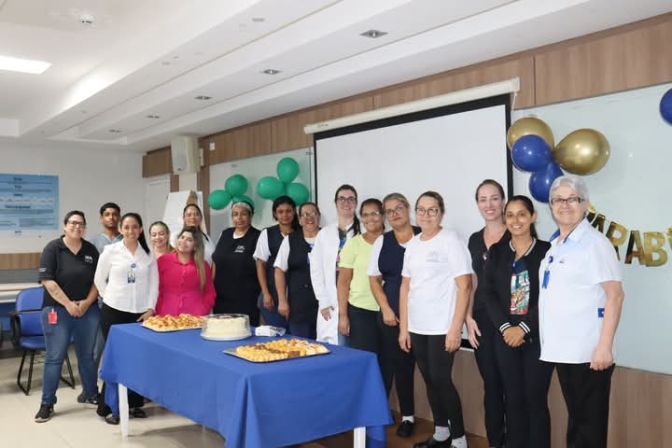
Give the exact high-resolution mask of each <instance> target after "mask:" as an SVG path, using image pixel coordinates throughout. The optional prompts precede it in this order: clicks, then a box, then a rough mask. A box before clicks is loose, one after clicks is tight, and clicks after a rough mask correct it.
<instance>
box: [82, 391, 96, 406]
mask: <svg viewBox="0 0 672 448" xmlns="http://www.w3.org/2000/svg"><path fill="white" fill-rule="evenodd" d="M77 403H82V404H87V405H91V406H98V396H95V397H92V398H86V397H84V391H82V393H81V394H79V395H78V396H77Z"/></svg>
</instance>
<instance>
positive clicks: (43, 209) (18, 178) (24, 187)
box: [0, 174, 60, 234]
mask: <svg viewBox="0 0 672 448" xmlns="http://www.w3.org/2000/svg"><path fill="white" fill-rule="evenodd" d="M59 228H60V222H59V216H58V176H42V175H33V174H0V231H11V232H15V233H18V234H20V233H21V232H25V231H29V230H58V229H59Z"/></svg>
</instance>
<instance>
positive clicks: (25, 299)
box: [16, 286, 44, 313]
mask: <svg viewBox="0 0 672 448" xmlns="http://www.w3.org/2000/svg"><path fill="white" fill-rule="evenodd" d="M43 297H44V288H43V287H42V286H36V287H34V288H26V289H24V290H22V291H21V292H19V294H18V295H17V296H16V311H17V312H19V313H22V312H24V311H34V310H41V309H42V298H43Z"/></svg>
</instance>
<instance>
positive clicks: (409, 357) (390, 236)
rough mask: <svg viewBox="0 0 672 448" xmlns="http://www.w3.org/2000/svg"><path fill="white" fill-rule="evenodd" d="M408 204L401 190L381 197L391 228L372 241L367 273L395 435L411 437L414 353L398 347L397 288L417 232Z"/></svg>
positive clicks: (382, 370) (413, 422)
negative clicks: (392, 399) (393, 403)
mask: <svg viewBox="0 0 672 448" xmlns="http://www.w3.org/2000/svg"><path fill="white" fill-rule="evenodd" d="M409 208H410V205H409V203H408V200H407V199H406V197H405V196H404V195H402V194H400V193H391V194H388V195H387V196H385V199H383V209H384V212H385V217H386V218H387V222H388V224H389V225H390V226H391V227H392V230H390V231H389V232H386V233H385V234H384V235H382V236H380V237H378V239H376V241H375V243H373V249H372V250H371V258H370V260H369V267H368V272H367V274H368V275H369V284H370V286H371V292H372V293H373V296H374V297H375V299H376V302H377V303H378V306H379V307H380V313H379V314H378V328H379V331H380V336H381V344H380V357H379V360H380V372H381V374H382V376H383V383H384V384H385V392H386V394H387V395H389V394H390V390H392V381H393V380H394V383H395V386H396V390H397V398H398V399H399V410H400V411H401V424H400V425H399V427H398V428H397V436H399V437H410V436H411V434H412V433H413V428H414V426H415V417H414V414H415V404H414V399H413V375H414V373H415V356H414V355H413V352H412V351H409V352H405V351H402V350H401V349H400V347H399V288H400V287H401V268H402V266H403V264H404V252H405V251H406V246H407V245H408V242H409V241H410V240H411V239H412V238H413V237H414V236H415V235H417V234H418V233H420V228H419V227H414V226H412V225H411V221H410V216H409V213H410V211H409Z"/></svg>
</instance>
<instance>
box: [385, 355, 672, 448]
mask: <svg viewBox="0 0 672 448" xmlns="http://www.w3.org/2000/svg"><path fill="white" fill-rule="evenodd" d="M453 381H454V382H455V386H456V387H457V390H458V391H459V393H460V398H461V400H462V413H463V415H464V424H465V429H466V430H467V432H469V433H471V434H476V435H480V436H485V425H484V411H483V382H482V380H481V376H480V374H479V373H478V367H477V366H476V360H475V358H474V355H473V353H471V352H467V351H460V352H458V353H457V354H456V356H455V364H454V366H453ZM670 397H672V376H670V375H664V374H660V373H651V372H644V371H641V370H635V369H627V368H623V367H617V368H616V370H615V371H614V375H613V377H612V385H611V410H610V415H609V448H630V447H634V446H636V447H652V448H653V447H661V448H662V447H672V425H670V422H672V400H670ZM548 404H549V409H550V412H551V437H552V447H553V448H565V445H566V444H565V436H566V431H567V408H566V406H565V402H564V399H563V398H562V391H561V390H560V383H559V382H558V378H557V375H555V374H554V375H553V380H552V382H551V388H550V390H549V393H548ZM390 406H391V407H392V409H395V410H398V409H399V404H398V401H397V397H396V394H395V393H394V388H393V392H392V394H391V396H390ZM415 409H416V415H417V416H418V417H420V418H425V419H428V420H432V412H431V410H430V408H429V404H428V402H427V392H426V389H425V383H424V381H423V380H422V376H421V375H420V372H418V371H417V369H416V374H415Z"/></svg>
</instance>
